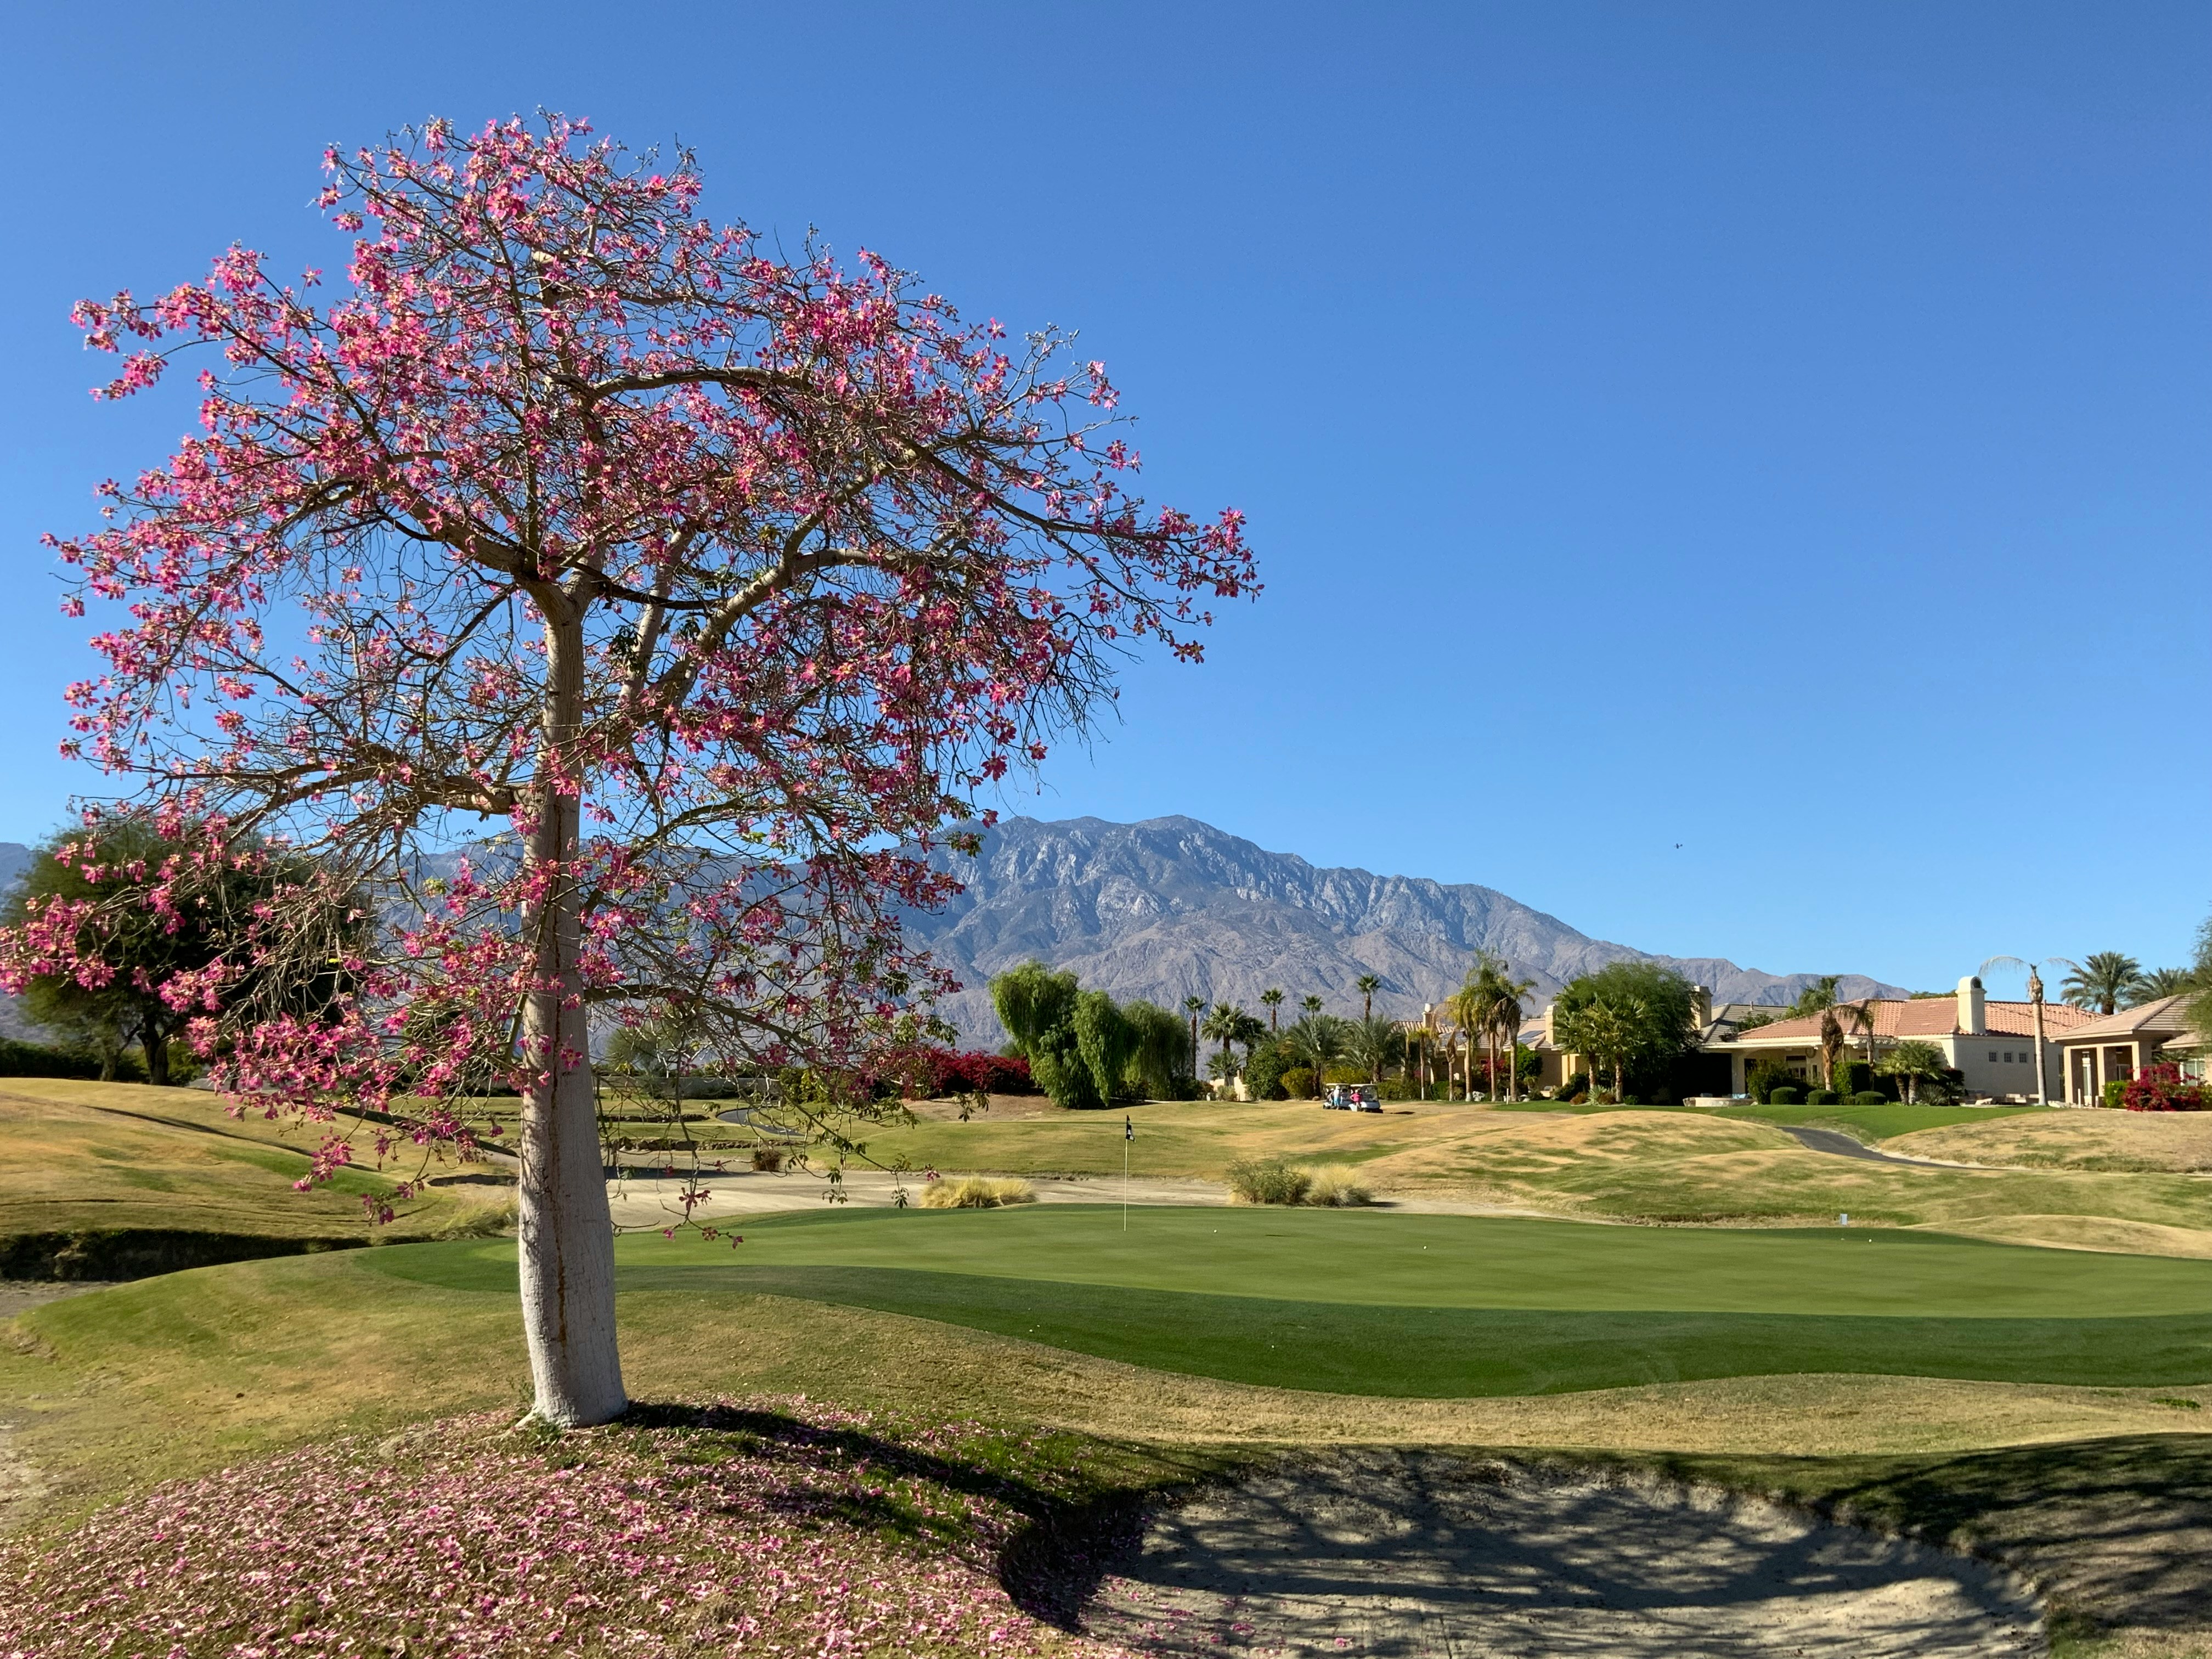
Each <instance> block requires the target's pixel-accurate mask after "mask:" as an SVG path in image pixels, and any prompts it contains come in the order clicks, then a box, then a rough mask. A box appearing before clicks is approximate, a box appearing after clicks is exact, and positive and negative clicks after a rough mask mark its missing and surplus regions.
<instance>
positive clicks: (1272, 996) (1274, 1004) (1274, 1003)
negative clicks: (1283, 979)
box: [1260, 985, 1283, 1031]
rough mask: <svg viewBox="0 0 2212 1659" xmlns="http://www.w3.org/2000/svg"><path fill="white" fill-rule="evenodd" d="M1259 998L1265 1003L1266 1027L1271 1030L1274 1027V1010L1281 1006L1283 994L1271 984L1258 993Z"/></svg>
mask: <svg viewBox="0 0 2212 1659" xmlns="http://www.w3.org/2000/svg"><path fill="white" fill-rule="evenodd" d="M1260 1000H1261V1001H1262V1002H1264V1003H1266V1004H1267V1029H1268V1030H1270V1031H1272V1030H1275V1029H1276V1027H1275V1010H1276V1009H1278V1008H1279V1007H1281V1006H1283V994H1282V992H1281V991H1279V990H1278V989H1277V988H1276V987H1273V986H1272V985H1271V986H1269V987H1267V989H1266V990H1264V991H1262V992H1261V993H1260Z"/></svg>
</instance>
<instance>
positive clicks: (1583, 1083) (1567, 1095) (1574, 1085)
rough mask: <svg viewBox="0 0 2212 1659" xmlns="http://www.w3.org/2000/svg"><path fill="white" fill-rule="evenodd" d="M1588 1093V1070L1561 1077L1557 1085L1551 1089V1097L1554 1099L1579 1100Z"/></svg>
mask: <svg viewBox="0 0 2212 1659" xmlns="http://www.w3.org/2000/svg"><path fill="white" fill-rule="evenodd" d="M1588 1093H1589V1073H1588V1072H1577V1073H1574V1074H1573V1075H1572V1076H1571V1077H1568V1078H1565V1079H1562V1080H1561V1081H1560V1084H1559V1087H1558V1088H1556V1089H1554V1090H1553V1091H1552V1098H1553V1099H1554V1100H1565V1101H1576V1100H1580V1099H1581V1098H1582V1097H1583V1096H1585V1095H1587V1094H1588Z"/></svg>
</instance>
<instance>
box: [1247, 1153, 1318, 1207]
mask: <svg viewBox="0 0 2212 1659" xmlns="http://www.w3.org/2000/svg"><path fill="white" fill-rule="evenodd" d="M1312 1186H1313V1175H1312V1172H1311V1171H1310V1170H1301V1169H1299V1168H1297V1166H1296V1165H1295V1164H1285V1163H1284V1162H1283V1160H1282V1159H1281V1158H1239V1159H1238V1160H1237V1162H1236V1163H1234V1164H1231V1165H1230V1166H1229V1201H1230V1202H1231V1203H1232V1204H1303V1203H1304V1202H1305V1199H1306V1193H1307V1191H1308V1190H1309V1189H1310V1188H1311V1187H1312Z"/></svg>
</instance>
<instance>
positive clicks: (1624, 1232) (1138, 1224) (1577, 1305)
mask: <svg viewBox="0 0 2212 1659" xmlns="http://www.w3.org/2000/svg"><path fill="white" fill-rule="evenodd" d="M726 1225H732V1226H733V1227H734V1228H735V1229H736V1231H740V1232H742V1233H743V1234H744V1237H745V1240H746V1242H745V1243H744V1245H743V1246H741V1247H739V1248H738V1249H732V1248H731V1247H730V1246H729V1245H728V1244H727V1243H702V1242H701V1241H698V1240H696V1239H691V1238H688V1237H678V1238H677V1239H675V1240H667V1239H664V1238H662V1237H660V1236H659V1235H658V1234H645V1235H635V1236H632V1237H628V1238H625V1239H624V1240H623V1241H622V1243H621V1246H620V1249H619V1258H620V1260H621V1261H622V1262H623V1265H624V1267H626V1268H627V1269H629V1270H630V1271H632V1272H633V1273H635V1272H638V1271H641V1270H645V1269H652V1270H655V1271H659V1270H666V1269H681V1268H696V1269H699V1270H702V1271H706V1272H708V1273H731V1272H743V1271H744V1270H747V1269H750V1268H756V1267H899V1268H915V1269H922V1270H927V1271H930V1272H935V1273H974V1274H980V1275H983V1276H986V1277H991V1278H1000V1279H1033V1280H1042V1281H1047V1282H1051V1283H1056V1284H1060V1285H1115V1286H1121V1287H1126V1288H1130V1289H1139V1290H1156V1291H1197V1292H1202V1293H1206V1294H1210V1295H1222V1296H1240V1297H1278V1298H1281V1299H1284V1300H1286V1301H1293V1302H1342V1303H1351V1304H1362V1305H1389V1306H1404V1307H1437V1308H1502V1309H1512V1308H1518V1309H1528V1310H1576V1311H1585V1312H1620V1313H1655V1312H1668V1313H1690V1312H1696V1313H1784V1314H1842V1315H1873V1316H1910V1317H1927V1316H1941V1317H1947V1318H1956V1319H1995V1318H2029V1319H2033V1318H2052V1317H2056V1318H2069V1319H2071V1318H2081V1317H2089V1316H2093V1317H2100V1318H2112V1317H2118V1316H2136V1315H2141V1316H2165V1315H2195V1314H2205V1315H2212V1261H2186V1260H2181V1259H2178V1258H2174V1257H2166V1256H2136V1255H2111V1254H2103V1253H2098V1252H2091V1251H2081V1250H2046V1249H2034V1248H2033V1247H2028V1246H2021V1245H2014V1244H1999V1243H1987V1242H1984V1241H1982V1240H1978V1239H1967V1238H1956V1237H1946V1236H1943V1235H1940V1234H1929V1233H1914V1232H1905V1231H1898V1230H1896V1229H1883V1230H1880V1231H1869V1230H1865V1229H1858V1230H1850V1229H1844V1228H1831V1229H1765V1230H1762V1229H1722V1228H1650V1227H1634V1228H1631V1227H1603V1226H1591V1225H1582V1224H1577V1223H1574V1222H1562V1221H1541V1220H1522V1219H1518V1218H1504V1217H1478V1216H1449V1215H1391V1214H1387V1213H1378V1212H1365V1213H1362V1212H1357V1211H1353V1212H1343V1211H1321V1210H1304V1211H1299V1210H1247V1209H1195V1208H1194V1209H1170V1208H1159V1209H1146V1210H1133V1211H1132V1212H1131V1213H1130V1220H1129V1226H1128V1230H1127V1231H1122V1228H1121V1215H1120V1212H1119V1211H1117V1210H1115V1209H1112V1208H1093V1207H1091V1206H1075V1205H1066V1206H1062V1205H1053V1206H1036V1207H1034V1208H1026V1209H1019V1210H1000V1211H972V1210H971V1211H922V1210H910V1211H907V1212H896V1211H890V1210H817V1211H814V1212H800V1213H797V1214H786V1215H782V1216H778V1217H775V1218H751V1219H749V1220H745V1221H741V1222H734V1223H730V1224H726ZM485 1248H486V1249H489V1250H491V1251H494V1252H504V1253H507V1254H511V1247H507V1246H503V1245H498V1244H489V1245H487V1246H486V1247H485ZM464 1259H465V1258H464V1257H463V1256H460V1255H452V1254H445V1255H422V1256H420V1257H419V1258H418V1257H417V1256H416V1255H413V1254H412V1253H410V1254H408V1255H397V1256H392V1257H391V1258H389V1259H388V1260H387V1261H386V1265H387V1266H388V1267H390V1268H391V1270H392V1271H395V1272H400V1273H409V1274H415V1273H420V1274H421V1275H422V1276H424V1277H427V1278H430V1279H435V1281H436V1282H440V1283H448V1282H452V1281H451V1280H450V1279H448V1278H447V1275H448V1274H450V1273H453V1272H454V1271H456V1264H458V1263H459V1261H462V1260H464ZM487 1259H489V1258H487ZM501 1259H502V1260H504V1259H506V1255H501ZM416 1261H420V1263H421V1265H420V1266H419V1267H416V1266H413V1265H410V1264H411V1263H414V1262H416ZM501 1271H502V1272H511V1269H502V1270H501ZM630 1282H634V1283H641V1282H642V1281H641V1280H637V1279H632V1280H631V1281H630Z"/></svg>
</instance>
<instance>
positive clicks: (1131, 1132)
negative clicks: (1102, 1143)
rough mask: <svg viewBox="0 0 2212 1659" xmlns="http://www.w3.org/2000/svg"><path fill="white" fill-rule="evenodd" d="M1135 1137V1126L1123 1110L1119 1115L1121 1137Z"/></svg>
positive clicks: (1125, 1138)
mask: <svg viewBox="0 0 2212 1659" xmlns="http://www.w3.org/2000/svg"><path fill="white" fill-rule="evenodd" d="M1136 1138H1137V1126H1136V1125H1135V1124H1134V1123H1133V1122H1132V1121H1130V1119H1129V1115H1128V1114H1127V1112H1124V1113H1123V1114H1122V1115H1121V1139H1124V1140H1134V1139H1136Z"/></svg>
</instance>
